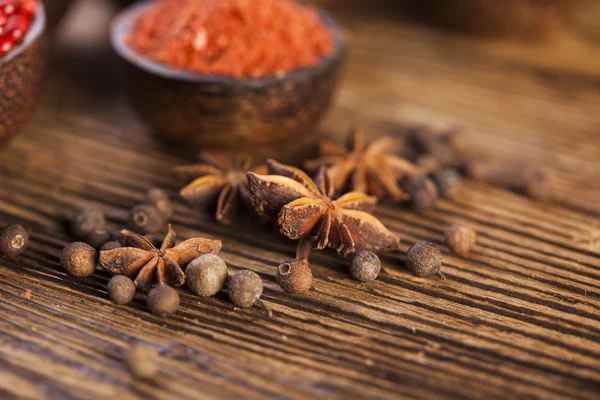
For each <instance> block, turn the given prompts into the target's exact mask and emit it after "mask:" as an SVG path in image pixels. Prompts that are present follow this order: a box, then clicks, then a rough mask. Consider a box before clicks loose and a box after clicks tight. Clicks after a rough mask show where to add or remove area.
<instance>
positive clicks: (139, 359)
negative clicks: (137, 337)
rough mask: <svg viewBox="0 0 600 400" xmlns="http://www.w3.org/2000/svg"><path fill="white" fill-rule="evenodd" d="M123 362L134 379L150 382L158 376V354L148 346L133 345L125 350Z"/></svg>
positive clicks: (141, 344)
mask: <svg viewBox="0 0 600 400" xmlns="http://www.w3.org/2000/svg"><path fill="white" fill-rule="evenodd" d="M125 360H126V362H127V367H128V368H129V371H130V372H131V375H133V377H134V378H137V379H143V380H152V379H155V378H156V377H157V376H158V372H159V364H160V354H159V353H158V351H157V350H156V349H155V348H154V347H152V346H150V345H147V344H143V343H136V344H134V345H133V346H131V347H130V348H129V349H128V350H127V354H126V356H125Z"/></svg>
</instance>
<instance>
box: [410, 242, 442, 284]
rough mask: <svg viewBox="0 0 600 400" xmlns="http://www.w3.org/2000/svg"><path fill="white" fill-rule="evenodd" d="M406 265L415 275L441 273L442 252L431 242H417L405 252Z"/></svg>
mask: <svg viewBox="0 0 600 400" xmlns="http://www.w3.org/2000/svg"><path fill="white" fill-rule="evenodd" d="M406 266H407V267H408V269H409V270H410V272H412V273H413V274H415V275H416V276H430V275H433V274H441V271H440V270H441V267H442V252H441V251H440V250H439V249H438V248H437V247H435V245H434V244H433V243H429V242H419V243H417V244H415V245H414V246H412V247H411V248H410V249H408V251H407V252H406Z"/></svg>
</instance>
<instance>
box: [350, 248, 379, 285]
mask: <svg viewBox="0 0 600 400" xmlns="http://www.w3.org/2000/svg"><path fill="white" fill-rule="evenodd" d="M379 271H381V261H380V260H379V257H377V254H375V253H372V252H370V251H366V250H361V251H359V252H358V253H356V254H355V255H354V257H352V261H351V262H350V274H351V275H352V277H353V278H354V279H356V280H357V281H361V282H371V281H374V280H375V279H376V278H377V277H378V276H379Z"/></svg>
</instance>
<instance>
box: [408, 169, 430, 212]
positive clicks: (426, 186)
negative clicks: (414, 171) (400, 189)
mask: <svg viewBox="0 0 600 400" xmlns="http://www.w3.org/2000/svg"><path fill="white" fill-rule="evenodd" d="M404 189H405V190H406V192H407V193H408V195H409V196H410V207H411V208H412V209H413V210H414V211H417V212H424V211H427V210H429V209H431V208H433V206H435V203H436V202H437V200H438V191H437V187H436V186H435V183H433V181H432V180H431V179H429V178H428V177H426V176H417V177H414V178H412V179H410V180H409V181H408V182H407V183H406V184H405V185H404Z"/></svg>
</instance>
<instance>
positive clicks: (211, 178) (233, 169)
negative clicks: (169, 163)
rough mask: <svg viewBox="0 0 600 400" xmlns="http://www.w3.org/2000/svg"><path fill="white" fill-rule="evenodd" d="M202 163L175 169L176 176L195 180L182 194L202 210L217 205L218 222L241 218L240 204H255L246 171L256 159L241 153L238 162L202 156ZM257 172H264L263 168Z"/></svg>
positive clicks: (215, 155) (223, 157)
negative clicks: (238, 215) (251, 196)
mask: <svg viewBox="0 0 600 400" xmlns="http://www.w3.org/2000/svg"><path fill="white" fill-rule="evenodd" d="M198 158H199V163H197V164H192V165H182V166H178V167H175V168H174V169H173V171H174V173H175V175H176V176H178V177H180V178H182V179H185V180H187V181H190V180H191V181H192V182H191V183H190V184H188V185H187V186H185V187H184V188H183V189H181V191H180V192H179V194H180V195H181V197H183V198H184V199H185V200H186V201H187V202H189V203H190V204H192V205H194V206H197V207H201V208H212V207H215V206H216V209H217V210H216V219H217V221H219V222H221V223H223V224H229V223H231V222H232V221H233V219H234V217H235V216H236V215H237V213H238V210H239V206H240V204H239V203H240V201H241V202H243V203H244V204H247V205H251V204H252V201H251V198H250V193H249V191H248V180H247V179H246V172H248V171H249V170H250V166H251V164H252V158H251V157H250V156H249V155H247V154H243V153H242V154H239V155H238V156H237V158H236V159H235V161H234V162H232V161H231V160H230V159H229V158H227V157H225V156H223V155H220V154H212V153H201V154H200V155H199V156H198ZM263 170H264V167H263ZM255 171H257V172H258V171H260V167H259V168H256V169H255Z"/></svg>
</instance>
